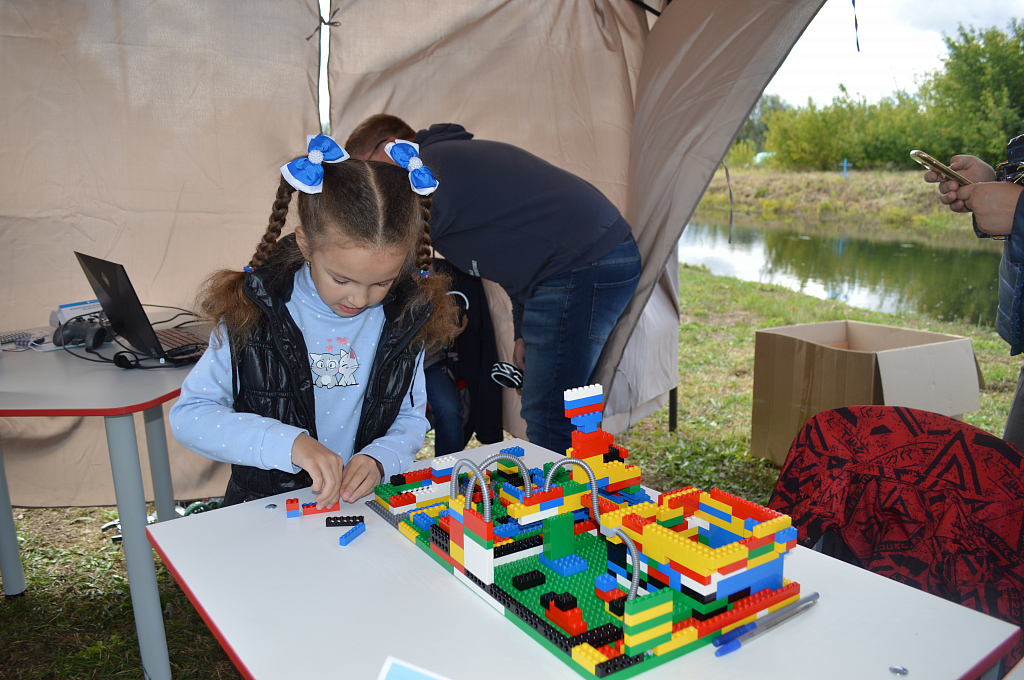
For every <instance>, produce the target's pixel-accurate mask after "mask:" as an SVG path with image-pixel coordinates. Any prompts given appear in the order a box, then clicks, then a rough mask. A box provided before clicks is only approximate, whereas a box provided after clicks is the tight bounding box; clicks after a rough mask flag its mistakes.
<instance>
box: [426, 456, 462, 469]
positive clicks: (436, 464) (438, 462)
mask: <svg viewBox="0 0 1024 680" xmlns="http://www.w3.org/2000/svg"><path fill="white" fill-rule="evenodd" d="M456 462H457V461H456V460H455V456H452V455H447V456H441V457H440V458H435V459H434V460H433V461H431V463H430V468H431V469H432V470H449V469H451V468H453V467H455V463H456Z"/></svg>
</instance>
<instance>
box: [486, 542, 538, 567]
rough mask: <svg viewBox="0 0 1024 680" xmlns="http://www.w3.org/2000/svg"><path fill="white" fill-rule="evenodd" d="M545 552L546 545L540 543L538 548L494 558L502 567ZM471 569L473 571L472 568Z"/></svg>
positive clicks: (495, 562)
mask: <svg viewBox="0 0 1024 680" xmlns="http://www.w3.org/2000/svg"><path fill="white" fill-rule="evenodd" d="M543 552H544V546H543V545H538V546H537V547H536V548H527V549H526V550H520V551H518V552H514V553H511V554H509V555H502V556H501V557H495V558H494V566H496V567H500V566H501V565H503V564H508V563H510V562H518V561H519V560H521V559H523V558H526V557H533V556H534V555H540V554H541V553H543ZM470 571H473V570H472V569H470Z"/></svg>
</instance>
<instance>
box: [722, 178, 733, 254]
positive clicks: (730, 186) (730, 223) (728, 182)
mask: <svg viewBox="0 0 1024 680" xmlns="http://www.w3.org/2000/svg"><path fill="white" fill-rule="evenodd" d="M722 167H723V168H725V185H726V186H727V187H729V243H730V244H731V243H732V215H733V208H734V207H735V204H734V202H733V198H732V180H731V179H730V178H729V166H728V165H726V164H725V161H722Z"/></svg>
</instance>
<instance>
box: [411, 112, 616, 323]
mask: <svg viewBox="0 0 1024 680" xmlns="http://www.w3.org/2000/svg"><path fill="white" fill-rule="evenodd" d="M414 141H415V142H416V143H417V144H419V145H420V156H421V157H422V159H423V162H424V164H425V165H426V166H427V167H429V168H430V170H431V171H432V172H433V173H434V175H435V176H436V177H437V180H438V182H440V186H439V188H438V190H437V191H436V192H434V195H433V198H434V204H433V208H432V209H431V215H430V227H431V230H430V236H431V239H432V240H433V243H434V246H435V247H436V248H437V250H438V252H440V253H441V254H442V255H443V256H444V257H445V258H447V259H448V260H449V261H451V263H452V264H454V265H455V266H456V267H458V268H459V269H461V270H462V271H464V272H466V273H467V274H471V275H473V276H480V277H483V278H485V279H490V280H491V281H495V282H497V283H498V284H500V285H501V286H502V288H504V289H505V292H507V293H508V295H509V297H510V298H512V311H513V318H514V320H515V335H516V338H519V337H520V336H521V331H520V327H521V322H522V318H523V305H524V304H525V302H526V301H527V300H528V299H529V298H530V296H531V295H533V292H534V290H536V288H537V286H538V285H540V284H541V282H543V281H544V280H545V279H548V278H551V277H552V276H557V275H558V274H562V273H564V272H567V271H569V270H570V269H574V268H576V267H580V266H582V265H584V264H587V263H588V262H593V261H595V260H597V259H598V258H600V257H602V256H604V255H606V254H607V253H609V252H610V251H611V250H612V249H613V248H615V246H617V245H618V244H619V243H621V242H622V241H623V240H625V239H626V237H627V236H628V235H629V233H630V227H629V224H628V223H627V222H626V221H625V220H624V219H623V218H622V216H621V215H620V214H619V211H618V209H617V208H616V207H615V206H614V205H612V203H611V201H609V200H608V199H607V198H605V197H604V195H603V194H602V193H601V192H600V191H598V190H597V189H596V188H595V187H594V186H593V185H591V184H590V183H588V182H586V181H585V180H583V179H581V178H579V177H577V176H576V175H573V174H572V173H570V172H566V171H565V170H562V169H560V168H557V167H555V166H554V165H552V164H550V163H548V162H547V161H545V160H543V159H541V158H538V157H537V156H534V155H533V154H531V153H529V152H528V151H524V150H523V149H520V148H518V147H515V146H512V145H511V144H505V143H502V142H493V141H487V140H482V139H473V135H472V134H470V133H469V132H466V129H465V128H464V127H462V126H461V125H455V124H453V123H444V124H439V125H432V126H431V127H430V129H428V130H420V131H419V132H417V133H416V138H415V140H414Z"/></svg>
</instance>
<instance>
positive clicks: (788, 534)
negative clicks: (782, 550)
mask: <svg viewBox="0 0 1024 680" xmlns="http://www.w3.org/2000/svg"><path fill="white" fill-rule="evenodd" d="M795 538H796V527H792V526H791V527H786V528H785V529H782V530H780V531H776V532H775V542H776V543H789V542H790V541H792V540H793V539H795Z"/></svg>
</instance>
